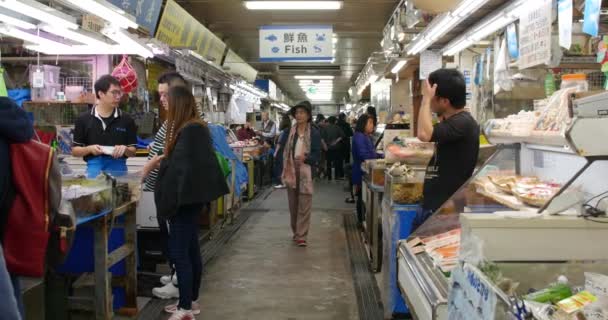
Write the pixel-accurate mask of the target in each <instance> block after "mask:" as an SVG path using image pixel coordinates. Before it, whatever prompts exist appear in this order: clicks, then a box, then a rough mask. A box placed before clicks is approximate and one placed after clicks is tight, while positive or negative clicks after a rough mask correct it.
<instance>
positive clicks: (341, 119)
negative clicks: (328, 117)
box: [338, 112, 346, 122]
mask: <svg viewBox="0 0 608 320" xmlns="http://www.w3.org/2000/svg"><path fill="white" fill-rule="evenodd" d="M338 120H339V121H340V122H343V121H344V122H346V114H345V113H344V112H342V113H340V114H339V115H338Z"/></svg>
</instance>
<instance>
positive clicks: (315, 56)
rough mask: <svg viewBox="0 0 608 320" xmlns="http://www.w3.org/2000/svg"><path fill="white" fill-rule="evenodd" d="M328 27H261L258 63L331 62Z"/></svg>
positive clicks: (331, 44) (331, 43)
mask: <svg viewBox="0 0 608 320" xmlns="http://www.w3.org/2000/svg"><path fill="white" fill-rule="evenodd" d="M332 59H333V27H332V26H262V27H261V28H260V61H262V62H273V61H331V60H332Z"/></svg>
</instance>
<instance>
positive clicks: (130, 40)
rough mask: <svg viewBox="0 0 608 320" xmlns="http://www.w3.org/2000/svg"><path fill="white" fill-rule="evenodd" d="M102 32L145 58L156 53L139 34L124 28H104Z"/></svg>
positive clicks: (126, 48)
mask: <svg viewBox="0 0 608 320" xmlns="http://www.w3.org/2000/svg"><path fill="white" fill-rule="evenodd" d="M101 33H102V34H104V35H105V36H106V37H108V38H110V39H112V40H114V41H116V42H118V43H119V44H120V45H121V46H124V47H125V50H127V51H132V52H135V53H134V54H137V55H139V56H142V57H144V58H152V57H153V56H154V53H152V49H150V48H149V47H148V46H147V45H146V44H144V43H142V42H141V41H140V40H139V39H138V38H137V36H134V35H131V34H130V33H128V32H127V31H125V30H123V29H115V28H108V27H106V28H103V29H102V30H101Z"/></svg>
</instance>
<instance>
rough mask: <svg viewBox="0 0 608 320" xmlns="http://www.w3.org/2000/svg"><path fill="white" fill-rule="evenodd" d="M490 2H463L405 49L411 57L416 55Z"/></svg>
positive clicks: (472, 0) (435, 20)
mask: <svg viewBox="0 0 608 320" xmlns="http://www.w3.org/2000/svg"><path fill="white" fill-rule="evenodd" d="M488 1H489V0H462V1H461V2H460V3H459V4H458V6H457V7H456V8H454V10H452V11H451V12H446V13H443V14H441V15H439V16H437V17H435V19H433V21H431V23H430V24H429V26H428V27H426V29H424V31H423V32H422V33H420V34H419V35H418V36H416V37H415V38H414V39H413V40H412V42H410V44H409V45H408V46H407V47H406V48H405V51H406V52H407V54H409V55H416V54H418V53H420V52H422V51H424V50H426V49H427V48H428V47H430V46H431V45H432V44H433V43H434V42H435V41H436V40H438V39H439V38H441V37H443V36H444V35H445V34H446V33H448V32H449V31H450V30H452V28H453V27H454V26H456V25H458V24H459V23H460V22H462V21H463V20H465V19H466V18H467V17H468V16H469V15H471V14H472V13H473V12H475V11H476V10H478V9H479V8H480V7H481V6H483V5H484V4H485V3H486V2H488Z"/></svg>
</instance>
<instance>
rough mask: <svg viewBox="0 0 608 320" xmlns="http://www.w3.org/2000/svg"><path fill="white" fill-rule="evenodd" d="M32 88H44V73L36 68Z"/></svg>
mask: <svg viewBox="0 0 608 320" xmlns="http://www.w3.org/2000/svg"><path fill="white" fill-rule="evenodd" d="M32 88H44V73H42V71H40V70H36V71H35V72H34V75H33V76H32Z"/></svg>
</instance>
